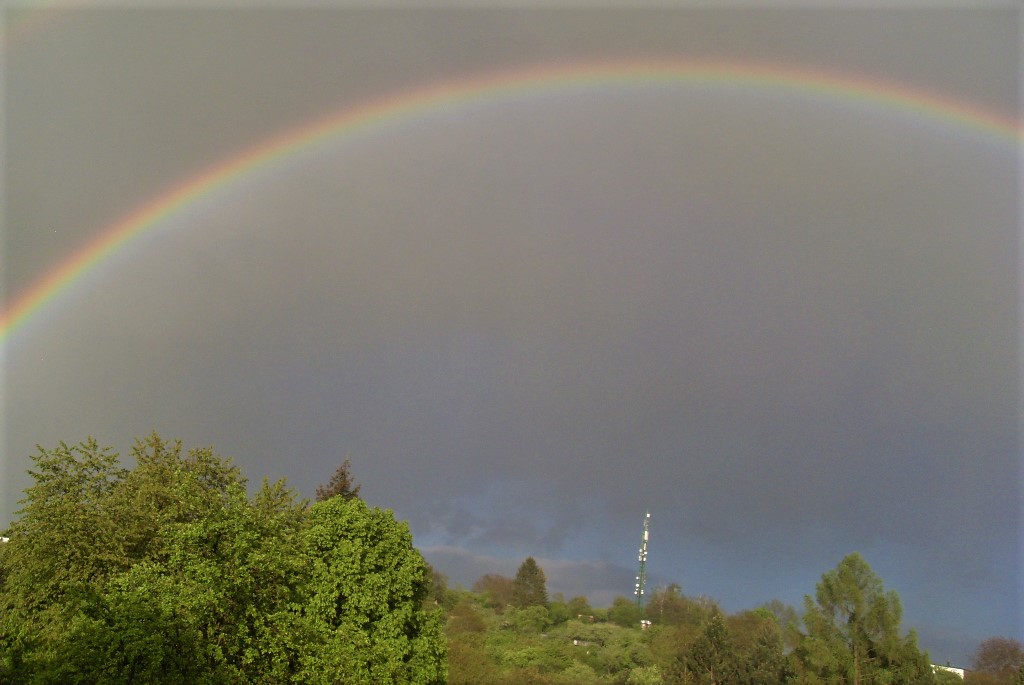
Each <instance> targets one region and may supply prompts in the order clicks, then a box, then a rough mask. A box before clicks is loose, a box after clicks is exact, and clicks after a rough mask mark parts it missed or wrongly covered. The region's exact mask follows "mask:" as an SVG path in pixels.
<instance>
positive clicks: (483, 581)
mask: <svg viewBox="0 0 1024 685" xmlns="http://www.w3.org/2000/svg"><path fill="white" fill-rule="evenodd" d="M473 592H477V593H480V594H481V595H483V596H484V603H485V605H486V606H488V607H491V608H492V609H495V610H497V611H499V612H500V611H503V610H504V609H505V607H507V606H511V605H512V603H513V596H514V592H515V583H514V582H513V580H512V579H511V578H508V577H506V576H503V575H500V574H498V573H485V574H484V575H482V576H480V578H478V579H477V581H476V582H475V583H473Z"/></svg>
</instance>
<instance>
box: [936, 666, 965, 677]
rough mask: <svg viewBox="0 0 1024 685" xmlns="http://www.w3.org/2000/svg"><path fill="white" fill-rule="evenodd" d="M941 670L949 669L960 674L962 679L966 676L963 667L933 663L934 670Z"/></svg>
mask: <svg viewBox="0 0 1024 685" xmlns="http://www.w3.org/2000/svg"><path fill="white" fill-rule="evenodd" d="M939 671H949V672H950V673H955V674H957V675H958V676H960V678H961V679H962V678H963V677H964V669H962V668H954V667H952V666H939V665H938V664H932V672H933V673H938V672H939Z"/></svg>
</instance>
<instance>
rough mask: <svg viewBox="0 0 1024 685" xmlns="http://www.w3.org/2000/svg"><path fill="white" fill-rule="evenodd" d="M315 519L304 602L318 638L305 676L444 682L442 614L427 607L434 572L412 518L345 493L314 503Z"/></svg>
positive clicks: (312, 679) (309, 531)
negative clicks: (409, 522) (401, 518)
mask: <svg viewBox="0 0 1024 685" xmlns="http://www.w3.org/2000/svg"><path fill="white" fill-rule="evenodd" d="M308 519H309V520H308V524H307V526H306V527H305V528H304V530H303V539H304V542H305V546H306V562H307V564H308V567H309V573H310V580H309V582H308V583H307V584H306V586H305V587H304V592H303V593H302V597H301V599H300V602H301V605H302V606H303V607H304V608H305V616H306V618H307V619H308V621H309V624H310V627H311V629H312V630H313V632H314V634H315V639H314V644H313V647H312V648H308V649H306V650H305V653H304V655H303V659H302V660H303V680H304V682H307V683H311V684H319V683H323V684H324V685H327V684H329V683H337V682H344V683H351V684H353V685H355V684H359V683H365V684H366V685H387V684H390V683H442V682H444V681H445V680H446V678H447V673H446V669H445V667H444V641H443V637H442V629H441V620H440V614H439V613H437V612H426V611H423V609H422V605H423V599H424V597H425V596H426V594H427V591H428V588H429V583H430V579H429V578H428V576H427V565H426V562H425V561H424V560H423V557H422V556H420V554H419V552H417V551H416V549H415V548H414V547H413V546H412V535H411V534H410V533H409V529H408V526H406V525H405V524H404V523H399V522H397V521H395V519H394V516H393V514H392V513H391V511H382V510H380V509H370V508H369V507H367V506H366V504H364V503H363V502H362V501H361V500H359V499H357V498H352V499H346V498H344V497H331V498H329V499H326V500H323V501H322V502H318V503H317V504H315V505H313V507H312V508H311V509H310V512H309V517H308Z"/></svg>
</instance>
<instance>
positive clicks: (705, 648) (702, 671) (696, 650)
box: [685, 610, 740, 685]
mask: <svg viewBox="0 0 1024 685" xmlns="http://www.w3.org/2000/svg"><path fill="white" fill-rule="evenodd" d="M685 662H686V671H687V672H688V673H689V674H690V675H692V676H693V682H695V683H699V684H700V685H719V683H734V682H736V681H737V679H738V677H739V671H740V669H739V661H738V659H737V657H736V652H735V650H734V648H733V644H732V639H731V638H730V636H729V629H728V628H726V627H725V622H724V621H723V619H722V614H721V613H720V612H719V611H717V610H715V611H713V612H712V613H711V618H710V620H708V623H707V625H706V626H705V627H704V632H703V633H701V635H700V637H698V638H697V640H696V641H695V642H694V643H693V645H691V646H690V649H689V651H688V652H687V654H686V656H685Z"/></svg>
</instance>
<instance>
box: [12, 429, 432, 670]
mask: <svg viewBox="0 0 1024 685" xmlns="http://www.w3.org/2000/svg"><path fill="white" fill-rule="evenodd" d="M132 456H133V457H134V461H135V467H134V468H132V469H126V468H124V467H123V466H121V464H120V460H119V458H118V456H117V455H116V454H114V453H113V452H111V451H110V450H109V449H104V448H101V447H99V446H98V445H97V444H96V442H95V441H94V440H88V441H86V442H83V443H81V444H79V445H75V446H71V447H69V446H68V445H65V444H61V445H60V446H58V447H57V448H56V449H52V450H44V449H40V451H39V454H38V455H36V456H35V457H34V469H33V470H32V471H31V474H32V476H33V477H34V484H33V485H32V486H31V487H29V488H28V489H27V490H26V497H25V499H23V500H22V504H23V508H22V509H21V510H20V511H19V512H18V514H19V518H18V520H16V521H15V522H14V523H13V524H12V526H11V528H10V531H9V532H7V533H5V535H6V536H8V537H9V538H10V542H9V543H7V544H5V545H3V551H2V554H0V579H2V586H0V611H2V616H0V681H2V682H5V683H12V684H17V683H29V682H31V683H62V684H63V683H131V682H145V683H211V684H212V683H217V684H220V683H325V684H326V683H365V684H367V685H370V684H371V683H372V684H374V685H377V684H379V683H442V682H444V681H445V680H446V677H447V674H446V657H445V640H444V636H443V633H442V623H441V617H440V615H439V614H438V612H437V611H427V610H425V609H424V608H423V607H424V599H425V598H426V596H427V593H428V591H429V588H430V584H431V577H430V575H429V573H428V568H427V565H426V564H425V562H424V561H423V558H422V557H421V556H420V554H419V553H418V552H417V551H416V550H415V549H414V548H413V546H412V536H411V535H410V533H409V530H408V527H407V526H406V525H405V524H404V523H400V522H398V521H396V520H395V519H394V516H393V515H392V513H391V512H390V511H382V510H379V509H371V508H369V507H367V506H366V504H365V503H364V502H362V501H361V500H359V499H358V498H356V497H348V496H338V497H326V498H324V499H323V501H320V502H317V503H316V504H314V505H312V506H308V505H307V503H306V502H300V501H297V500H296V498H295V495H294V493H292V492H291V491H290V490H288V489H287V488H286V487H285V485H284V483H283V482H278V483H274V484H271V483H268V482H266V481H264V483H263V485H262V487H261V488H260V489H259V490H258V491H257V492H256V494H255V495H253V496H250V495H249V494H248V491H247V489H246V482H245V479H244V478H243V477H242V475H241V473H240V471H239V469H238V468H237V467H235V466H233V465H232V464H231V463H230V461H227V460H224V459H222V458H221V457H219V456H217V455H216V454H214V453H213V452H212V450H209V449H199V450H192V451H190V452H188V454H183V452H182V447H181V444H180V443H177V442H175V443H169V442H166V441H164V440H162V439H161V438H160V437H159V436H157V435H155V434H154V435H152V436H150V437H149V438H148V439H146V440H145V441H142V442H138V443H136V445H135V446H134V448H133V450H132ZM339 494H341V493H339Z"/></svg>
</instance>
